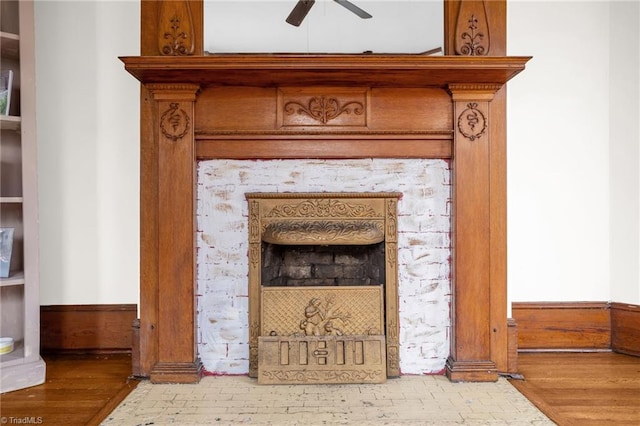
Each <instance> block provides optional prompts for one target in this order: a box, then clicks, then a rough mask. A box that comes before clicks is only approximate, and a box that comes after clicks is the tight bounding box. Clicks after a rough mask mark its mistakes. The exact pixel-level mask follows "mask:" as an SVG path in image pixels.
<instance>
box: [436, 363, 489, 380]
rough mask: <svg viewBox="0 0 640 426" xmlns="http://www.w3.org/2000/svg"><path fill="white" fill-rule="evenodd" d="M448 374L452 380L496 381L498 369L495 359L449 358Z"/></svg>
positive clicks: (447, 364) (446, 367)
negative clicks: (456, 359) (455, 359)
mask: <svg viewBox="0 0 640 426" xmlns="http://www.w3.org/2000/svg"><path fill="white" fill-rule="evenodd" d="M445 369H446V374H447V377H448V378H449V380H451V381H452V382H495V381H497V380H498V369H497V367H496V364H495V363H494V362H493V361H454V360H453V359H452V358H451V357H449V358H448V359H447V363H446V366H445Z"/></svg>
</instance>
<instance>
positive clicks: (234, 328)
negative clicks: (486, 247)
mask: <svg viewBox="0 0 640 426" xmlns="http://www.w3.org/2000/svg"><path fill="white" fill-rule="evenodd" d="M387 191H389V192H391V191H395V192H401V193H402V194H403V195H402V198H401V199H400V201H399V203H398V216H399V217H398V232H399V235H398V251H399V256H398V263H399V265H398V286H399V298H400V301H399V302H400V304H399V314H400V369H401V371H402V373H403V374H438V373H441V372H442V371H443V369H444V364H445V361H446V358H447V356H448V355H449V330H450V315H449V305H450V302H451V284H450V259H451V250H450V247H451V243H450V229H451V225H450V204H451V185H450V170H449V163H448V162H447V161H444V160H420V159H364V160H209V161H202V162H200V163H199V165H198V194H197V196H198V206H197V223H198V225H197V226H198V232H197V247H198V259H197V262H198V267H197V273H198V277H197V309H198V314H197V322H198V325H197V329H198V334H197V340H198V352H199V356H200V358H201V360H202V362H203V364H204V368H205V370H206V372H208V373H214V374H247V373H248V372H249V325H248V320H249V313H248V312H249V310H248V294H247V293H248V279H247V275H248V270H249V265H248V254H247V252H248V231H247V225H248V218H247V214H248V203H247V201H246V199H245V196H244V194H245V193H246V192H387Z"/></svg>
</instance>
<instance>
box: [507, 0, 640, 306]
mask: <svg viewBox="0 0 640 426" xmlns="http://www.w3.org/2000/svg"><path fill="white" fill-rule="evenodd" d="M577 11H579V13H578V12H577ZM630 11H631V12H633V13H631V14H629V12H630ZM629 15H630V16H629ZM634 22H635V26H634ZM508 25H509V27H508V28H509V31H508V43H509V46H508V47H509V48H508V53H509V54H510V55H532V56H533V57H534V58H533V59H532V60H531V61H530V62H529V64H528V65H527V70H526V71H525V72H523V73H522V74H521V75H519V76H517V77H516V78H515V79H514V80H513V81H512V82H511V83H509V89H508V91H509V92H508V95H509V110H508V120H509V121H508V141H509V142H508V144H509V145H508V166H509V172H508V197H509V198H508V208H509V216H508V220H509V225H508V232H509V235H508V243H509V264H508V266H509V272H508V279H509V297H510V300H512V301H555V300H557V301H576V300H612V299H613V300H616V301H624V302H628V303H638V302H640V295H639V294H638V290H637V288H638V268H639V265H640V263H639V260H640V259H639V258H638V221H639V219H640V218H639V217H638V184H639V181H638V172H637V168H638V145H639V141H638V106H637V105H638V89H637V84H638V60H637V58H638V54H637V52H638V38H637V34H638V12H637V3H635V2H608V1H602V2H593V1H584V2H577V1H570V2H540V1H515V2H511V3H509V7H508ZM624 25H631V27H630V28H627V29H625V28H623V27H624ZM634 33H635V39H629V36H630V35H633V34H634ZM614 39H615V41H616V43H622V44H620V45H617V44H616V43H614ZM621 50H622V51H624V52H625V54H622V51H621ZM629 51H630V54H629V55H627V54H628V53H629ZM610 55H611V65H613V66H615V68H612V67H611V66H610ZM622 69H625V70H626V71H623V70H622ZM621 75H624V78H625V79H626V80H627V81H629V80H634V78H635V88H634V84H631V86H630V87H629V86H625V85H624V84H622V83H621V81H620V80H619V79H618V78H619V77H620V76H621ZM628 89H631V90H628ZM634 105H635V106H634ZM610 117H614V118H613V119H611V121H610ZM621 123H627V124H626V125H625V128H626V130H629V131H627V132H625V133H624V134H623V132H621V131H620V130H621V129H620V127H619V125H620V124H621ZM634 127H635V129H634Z"/></svg>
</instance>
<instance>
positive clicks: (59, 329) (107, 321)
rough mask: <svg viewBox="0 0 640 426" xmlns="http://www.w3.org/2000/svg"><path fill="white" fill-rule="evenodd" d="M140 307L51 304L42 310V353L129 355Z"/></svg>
mask: <svg viewBox="0 0 640 426" xmlns="http://www.w3.org/2000/svg"><path fill="white" fill-rule="evenodd" d="M137 311H138V307H137V305H135V304H131V305H52V306H41V307H40V340H41V342H40V346H41V348H42V351H43V352H68V351H78V352H129V351H131V346H132V325H133V321H134V320H135V318H136V317H137Z"/></svg>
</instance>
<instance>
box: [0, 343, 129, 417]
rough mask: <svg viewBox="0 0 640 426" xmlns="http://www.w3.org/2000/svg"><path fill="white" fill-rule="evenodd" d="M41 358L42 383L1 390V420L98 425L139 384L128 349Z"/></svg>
mask: <svg viewBox="0 0 640 426" xmlns="http://www.w3.org/2000/svg"><path fill="white" fill-rule="evenodd" d="M43 358H44V360H45V362H46V364H47V380H46V382H45V383H44V384H42V385H39V386H34V387H31V388H28V389H22V390H17V391H14V392H7V393H4V394H2V395H0V407H1V412H2V419H3V420H4V421H3V422H2V423H3V424H4V423H5V422H6V424H14V423H29V424H44V425H98V424H100V422H101V421H102V420H104V418H105V417H106V416H107V415H108V414H109V413H110V412H111V411H112V410H113V409H114V408H115V407H116V406H117V405H118V404H119V403H120V402H121V401H122V400H123V399H124V398H125V397H126V396H127V395H128V394H129V393H130V392H131V391H132V390H133V389H135V387H136V385H137V384H138V380H136V379H129V375H130V374H131V355H130V354H104V355H48V356H46V355H45V356H43ZM25 417H26V418H28V419H27V420H28V421H26V422H25V421H22V420H23V419H25Z"/></svg>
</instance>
